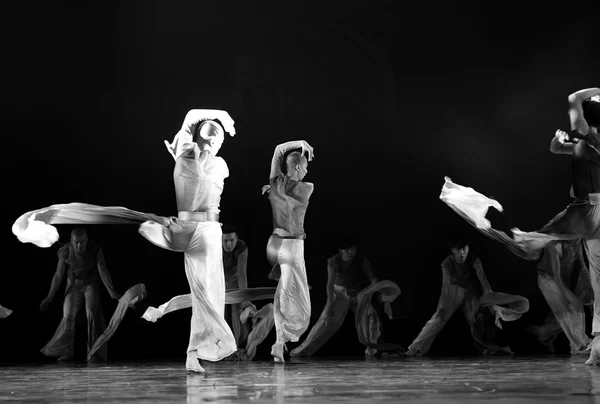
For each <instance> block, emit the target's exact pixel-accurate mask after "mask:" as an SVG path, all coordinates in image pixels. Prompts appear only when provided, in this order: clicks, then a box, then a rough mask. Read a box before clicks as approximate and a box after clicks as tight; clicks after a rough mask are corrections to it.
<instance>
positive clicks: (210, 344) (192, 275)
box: [13, 109, 236, 372]
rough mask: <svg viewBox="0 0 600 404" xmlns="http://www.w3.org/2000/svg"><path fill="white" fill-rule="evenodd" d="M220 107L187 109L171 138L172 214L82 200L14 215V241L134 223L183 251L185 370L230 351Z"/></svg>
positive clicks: (45, 243) (225, 127) (41, 242)
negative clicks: (64, 229) (187, 296)
mask: <svg viewBox="0 0 600 404" xmlns="http://www.w3.org/2000/svg"><path fill="white" fill-rule="evenodd" d="M233 124H234V122H233V120H232V119H231V117H230V116H229V114H228V113H227V112H225V111H219V110H205V109H195V110H191V111H189V112H188V113H187V115H186V117H185V119H184V122H183V125H182V127H181V130H180V131H179V132H178V133H177V135H176V136H175V139H174V140H173V142H172V143H169V142H167V141H165V144H166V145H167V149H168V151H169V153H170V154H171V155H172V156H173V158H174V160H175V168H174V172H173V180H174V182H175V194H176V202H177V210H178V215H177V217H176V218H175V217H170V218H167V217H162V216H157V215H154V214H148V213H142V212H137V211H133V210H129V209H126V208H123V207H103V206H96V205H89V204H82V203H71V204H64V205H53V206H50V207H47V208H44V209H39V210H36V211H32V212H28V213H26V214H24V215H22V216H21V217H20V218H19V219H17V221H16V222H15V224H14V225H13V233H14V234H15V235H16V236H17V237H18V238H19V240H20V241H22V242H31V243H34V244H35V245H37V246H39V247H49V246H51V245H52V244H53V243H54V242H56V241H57V240H58V231H57V230H56V228H54V226H52V224H63V223H67V224H79V223H87V224H134V223H137V224H140V223H141V225H140V229H139V232H140V233H141V234H142V235H143V236H144V237H145V238H147V239H148V240H149V241H150V242H152V243H153V244H155V245H157V246H159V247H162V248H165V249H168V250H172V251H179V252H183V253H184V259H185V261H184V262H185V273H186V276H187V279H188V283H189V285H190V290H191V297H192V320H191V332H190V339H189V345H188V349H187V360H186V369H187V370H188V371H192V372H204V369H203V368H202V366H201V365H200V363H199V360H208V361H219V360H221V359H223V358H225V357H227V356H229V355H231V354H232V353H233V352H235V351H236V346H235V338H234V337H233V333H232V332H231V329H230V327H229V326H228V325H227V323H226V322H225V319H224V311H225V279H224V275H223V252H222V248H221V242H222V241H221V225H220V223H219V221H218V220H219V204H220V200H221V193H222V192H223V186H224V180H225V178H227V177H228V176H229V169H228V167H227V164H226V163H225V160H223V159H222V158H221V157H219V156H217V154H218V152H219V150H220V149H221V146H222V144H223V141H224V140H225V133H226V132H227V133H229V134H230V135H231V136H233V135H234V134H235V129H234V126H233Z"/></svg>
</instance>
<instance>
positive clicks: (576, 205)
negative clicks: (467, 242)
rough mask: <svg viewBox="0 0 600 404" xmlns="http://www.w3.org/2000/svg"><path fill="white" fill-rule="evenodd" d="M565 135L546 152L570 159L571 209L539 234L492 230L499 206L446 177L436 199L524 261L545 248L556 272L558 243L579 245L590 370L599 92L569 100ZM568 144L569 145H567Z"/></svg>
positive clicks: (598, 213) (598, 358)
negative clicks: (586, 284) (585, 270)
mask: <svg viewBox="0 0 600 404" xmlns="http://www.w3.org/2000/svg"><path fill="white" fill-rule="evenodd" d="M569 118H570V121H571V130H570V132H569V133H567V132H565V131H561V130H558V131H557V132H556V134H555V136H554V138H553V139H552V142H551V143H550V151H551V152H552V153H555V154H566V155H569V156H571V161H572V163H571V169H572V190H571V191H572V192H571V196H572V197H573V201H572V202H571V204H570V205H569V206H568V207H567V208H566V209H565V210H563V211H562V212H560V213H559V214H558V215H557V216H556V217H554V218H553V219H552V220H551V221H550V222H549V223H548V224H547V225H546V226H544V227H543V228H542V229H540V230H539V231H537V232H529V233H527V232H522V231H520V230H519V229H517V228H515V229H513V230H512V231H513V236H514V239H511V238H510V237H508V236H507V235H506V234H505V233H503V232H501V231H498V230H495V229H493V228H492V226H491V223H490V222H489V221H488V220H487V219H485V215H486V214H487V210H488V209H489V207H494V208H496V209H497V210H499V211H502V205H500V203H499V202H498V201H495V200H493V199H490V198H487V197H486V196H484V195H482V194H480V193H478V192H476V191H475V190H474V189H472V188H466V187H463V186H460V185H458V184H455V183H453V182H452V181H451V180H450V179H449V178H446V183H445V184H444V186H443V188H442V193H441V195H440V199H442V200H443V201H444V202H446V203H447V204H448V205H449V206H450V207H451V208H452V209H454V210H455V211H456V212H457V213H458V214H459V215H461V216H462V217H463V218H464V219H465V220H467V221H468V222H469V223H470V224H472V225H473V226H474V227H476V228H477V229H478V230H480V231H481V232H482V233H484V234H486V235H488V236H489V237H491V238H493V239H495V240H497V241H500V242H502V243H503V244H504V245H506V246H507V247H508V248H509V249H510V250H511V251H512V252H514V253H515V254H517V255H519V256H520V257H523V258H525V259H531V260H534V259H537V258H538V257H539V256H540V254H541V250H542V249H544V248H545V247H547V246H548V252H549V254H551V255H553V257H552V258H551V262H552V265H553V267H554V269H553V271H554V273H557V274H558V273H560V258H561V257H560V254H561V250H560V244H559V243H557V241H561V240H566V241H574V240H583V241H584V248H585V253H586V257H587V261H588V266H589V272H590V280H591V283H592V288H593V290H594V320H593V326H592V328H593V330H592V333H593V335H594V339H593V341H592V343H591V351H590V357H589V359H588V360H587V361H586V364H588V365H596V366H600V88H588V89H584V90H580V91H577V92H575V93H573V94H571V95H569ZM568 140H569V141H568Z"/></svg>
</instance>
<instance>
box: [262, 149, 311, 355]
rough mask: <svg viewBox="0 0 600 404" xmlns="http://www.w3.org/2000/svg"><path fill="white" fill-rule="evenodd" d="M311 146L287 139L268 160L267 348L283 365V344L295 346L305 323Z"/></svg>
mask: <svg viewBox="0 0 600 404" xmlns="http://www.w3.org/2000/svg"><path fill="white" fill-rule="evenodd" d="M313 158H314V152H313V148H312V147H311V146H310V145H309V144H308V143H307V142H306V141H304V140H298V141H291V142H287V143H283V144H280V145H278V146H277V147H276V148H275V153H274V154H273V159H272V161H271V173H270V175H269V185H265V186H264V187H263V189H262V192H263V194H265V193H267V192H268V194H269V201H270V203H271V212H272V219H273V233H272V235H271V237H270V238H269V242H268V244H267V259H268V260H269V263H270V264H271V266H272V268H273V269H272V271H271V275H270V276H269V277H270V278H271V279H276V280H278V282H279V283H278V285H277V290H276V292H275V299H274V301H273V305H274V316H275V330H276V341H275V344H273V347H272V348H271V355H273V358H274V360H275V362H280V363H283V362H285V360H284V356H283V354H284V350H285V349H286V348H285V344H286V343H287V342H288V341H292V342H296V341H298V340H299V338H300V336H301V335H302V334H303V333H304V332H305V331H306V329H307V328H308V324H309V322H310V293H309V288H308V280H307V277H306V266H305V264H304V239H305V238H306V234H305V233H304V217H305V215H306V209H307V208H308V202H309V199H310V196H311V195H312V193H313V190H314V185H313V184H312V183H310V182H303V181H302V180H303V179H304V177H305V176H306V174H307V173H308V163H309V161H312V159H313Z"/></svg>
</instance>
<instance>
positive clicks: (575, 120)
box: [569, 87, 600, 136]
mask: <svg viewBox="0 0 600 404" xmlns="http://www.w3.org/2000/svg"><path fill="white" fill-rule="evenodd" d="M597 95H600V88H597V87H594V88H586V89H583V90H579V91H577V92H574V93H573V94H571V95H569V119H570V121H571V130H575V131H577V132H579V134H581V135H583V136H585V135H587V134H588V132H589V130H590V127H589V125H588V123H587V122H586V120H585V118H584V117H583V107H582V104H583V102H584V101H585V100H587V99H590V98H591V97H595V96H597Z"/></svg>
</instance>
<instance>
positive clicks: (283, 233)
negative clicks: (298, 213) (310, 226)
mask: <svg viewBox="0 0 600 404" xmlns="http://www.w3.org/2000/svg"><path fill="white" fill-rule="evenodd" d="M273 236H277V237H279V238H284V239H295V240H304V239H305V238H306V235H305V234H303V235H302V236H294V235H293V234H292V233H290V232H289V231H287V230H284V229H282V228H279V227H278V228H275V229H273Z"/></svg>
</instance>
